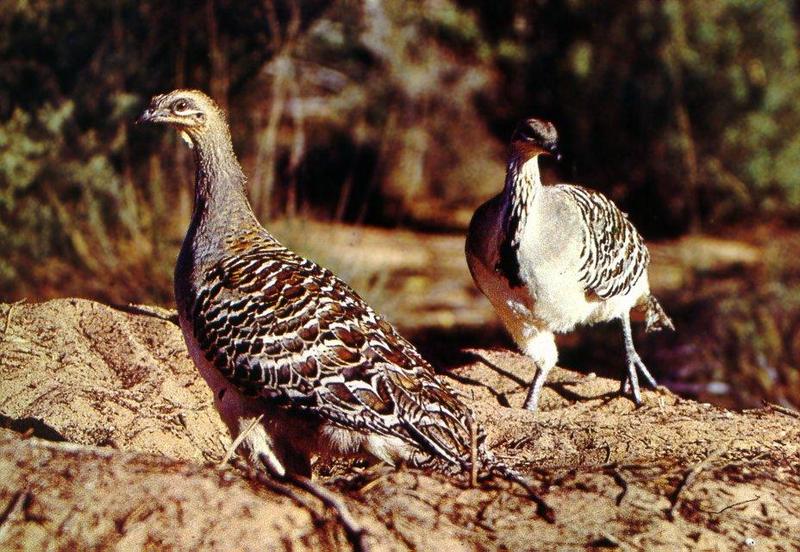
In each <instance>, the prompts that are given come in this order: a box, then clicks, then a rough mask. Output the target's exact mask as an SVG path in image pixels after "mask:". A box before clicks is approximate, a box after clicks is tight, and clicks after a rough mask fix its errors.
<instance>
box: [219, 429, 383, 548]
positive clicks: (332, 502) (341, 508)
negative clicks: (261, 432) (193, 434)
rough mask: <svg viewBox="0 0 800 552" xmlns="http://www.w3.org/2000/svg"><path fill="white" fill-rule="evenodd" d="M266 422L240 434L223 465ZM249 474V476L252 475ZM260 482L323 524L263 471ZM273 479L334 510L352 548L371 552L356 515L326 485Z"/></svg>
mask: <svg viewBox="0 0 800 552" xmlns="http://www.w3.org/2000/svg"><path fill="white" fill-rule="evenodd" d="M262 418H263V415H259V416H258V417H257V418H254V419H253V420H252V421H251V422H250V424H249V425H248V426H247V427H246V428H245V429H244V431H242V432H241V433H239V435H238V436H237V437H236V439H234V441H233V443H231V446H230V447H229V448H228V450H227V451H226V453H225V459H226V460H225V461H223V462H222V463H221V465H224V464H225V463H226V462H227V460H229V459H230V457H231V456H232V455H233V453H234V452H235V451H236V449H237V448H238V447H239V445H240V444H241V443H242V441H244V439H245V437H247V434H248V433H250V432H251V431H253V428H254V427H256V425H258V423H259V422H260V421H261V419H262ZM262 456H263V454H262V455H259V460H261V463H262V464H263V465H264V467H265V468H266V469H267V470H269V469H270V468H269V466H270V463H269V462H268V461H267V460H266V458H262ZM248 473H249V472H248ZM255 474H256V478H257V480H258V481H259V482H261V483H264V484H265V485H268V486H269V487H270V488H271V489H273V490H275V491H276V492H279V493H281V494H284V495H286V496H288V497H289V498H291V499H293V500H295V501H296V502H298V503H299V504H302V505H303V507H304V508H306V509H308V510H310V511H311V512H312V515H313V516H314V517H315V521H319V518H318V516H316V513H315V512H314V510H313V509H312V508H311V506H310V504H309V503H308V502H307V501H305V500H302V499H301V498H300V497H299V496H298V495H297V494H296V493H293V492H292V491H291V490H290V489H289V488H287V487H286V486H284V485H281V484H279V483H277V482H276V481H273V480H271V479H270V478H268V477H265V476H264V475H263V474H262V473H261V472H260V471H258V470H255ZM272 475H273V477H275V478H277V479H284V480H286V481H288V482H290V483H293V484H294V485H296V486H297V487H300V488H301V489H303V490H305V491H307V492H309V493H311V494H312V495H313V496H315V497H317V498H318V499H319V500H320V501H322V503H323V504H325V505H326V506H327V507H329V508H331V509H333V510H334V511H335V512H336V518H337V519H338V520H339V523H341V524H342V527H343V528H344V531H345V533H346V534H347V540H349V541H350V544H352V546H353V550H355V551H356V552H369V545H368V544H367V542H366V535H367V531H366V530H365V529H364V527H363V526H362V525H361V524H360V523H359V522H358V521H357V520H356V519H355V518H354V517H353V514H351V513H350V510H349V509H348V508H347V505H346V504H345V503H344V502H342V501H341V500H340V499H339V497H337V496H336V495H335V494H334V493H332V492H331V491H329V490H328V489H326V488H325V487H323V486H322V485H317V484H316V483H314V482H313V481H311V480H310V479H309V478H307V477H303V476H301V475H295V474H292V473H288V472H287V473H286V474H284V475H279V474H276V473H273V474H272Z"/></svg>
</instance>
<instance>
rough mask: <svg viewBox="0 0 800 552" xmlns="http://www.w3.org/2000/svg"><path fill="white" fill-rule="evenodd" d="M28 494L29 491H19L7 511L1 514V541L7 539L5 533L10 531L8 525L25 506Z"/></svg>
mask: <svg viewBox="0 0 800 552" xmlns="http://www.w3.org/2000/svg"><path fill="white" fill-rule="evenodd" d="M28 494H29V491H28V490H27V489H25V490H22V491H17V492H16V493H14V494H13V495H12V497H11V501H10V502H9V503H8V506H6V507H5V509H4V510H3V511H2V512H0V541H2V540H3V537H5V533H6V531H7V529H8V525H6V523H7V522H8V520H10V519H11V517H12V516H13V515H14V514H15V513H16V512H17V511H18V510H19V509H20V508H21V507H22V506H23V505H24V503H25V501H26V500H27V498H28Z"/></svg>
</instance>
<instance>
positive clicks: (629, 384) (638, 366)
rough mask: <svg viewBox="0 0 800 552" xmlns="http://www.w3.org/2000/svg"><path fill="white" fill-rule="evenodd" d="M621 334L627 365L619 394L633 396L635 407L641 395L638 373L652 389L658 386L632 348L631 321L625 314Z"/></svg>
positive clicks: (640, 400) (639, 403) (640, 402)
mask: <svg viewBox="0 0 800 552" xmlns="http://www.w3.org/2000/svg"><path fill="white" fill-rule="evenodd" d="M621 321H622V334H623V336H624V338H625V356H626V357H627V359H626V360H627V363H628V374H627V376H626V377H625V379H624V380H623V381H622V385H620V394H623V395H627V394H632V395H633V402H635V403H636V406H640V405H641V404H642V393H641V391H640V390H639V372H641V374H642V376H643V377H644V380H645V383H646V384H647V385H649V386H650V387H653V388H654V389H655V388H656V387H657V386H658V384H657V383H656V380H655V378H654V377H653V375H652V374H651V373H650V370H648V369H647V366H645V364H644V362H642V359H641V357H639V354H638V353H637V352H636V349H635V348H634V346H633V337H632V335H631V321H630V318H629V317H628V315H627V314H625V315H624V316H623V317H622V318H621Z"/></svg>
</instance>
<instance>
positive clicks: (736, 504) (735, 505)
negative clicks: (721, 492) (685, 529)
mask: <svg viewBox="0 0 800 552" xmlns="http://www.w3.org/2000/svg"><path fill="white" fill-rule="evenodd" d="M760 498H761V497H760V496H756V497H754V498H748V499H747V500H740V501H739V502H734V503H733V504H730V505H728V506H725V507H724V508H723V509H722V510H716V511H714V510H704V509H702V508H699V510H700V511H701V512H705V513H706V514H721V513H722V512H724V511H726V510H730V509H731V508H736V507H737V506H741V505H742V504H748V503H750V502H755V501H756V500H758V499H760Z"/></svg>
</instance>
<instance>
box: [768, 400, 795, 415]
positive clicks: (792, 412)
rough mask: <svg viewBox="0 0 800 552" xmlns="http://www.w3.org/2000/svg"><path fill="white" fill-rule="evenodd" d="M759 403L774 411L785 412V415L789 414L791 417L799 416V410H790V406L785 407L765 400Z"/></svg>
mask: <svg viewBox="0 0 800 552" xmlns="http://www.w3.org/2000/svg"><path fill="white" fill-rule="evenodd" d="M761 404H763V405H764V406H765V407H767V408H769V409H770V410H774V411H775V412H780V413H781V414H786V415H787V416H791V417H792V418H800V412H798V411H797V410H792V409H791V408H786V407H785V406H781V405H779V404H774V403H771V402H767V401H761Z"/></svg>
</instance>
